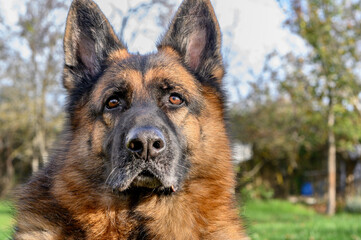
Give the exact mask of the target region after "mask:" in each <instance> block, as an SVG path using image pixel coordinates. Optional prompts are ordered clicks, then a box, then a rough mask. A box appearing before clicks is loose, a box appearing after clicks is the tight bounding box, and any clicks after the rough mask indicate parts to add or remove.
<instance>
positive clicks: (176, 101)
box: [169, 94, 183, 105]
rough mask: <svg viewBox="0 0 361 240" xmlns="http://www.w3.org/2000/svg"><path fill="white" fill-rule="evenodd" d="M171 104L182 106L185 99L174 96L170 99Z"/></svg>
mask: <svg viewBox="0 0 361 240" xmlns="http://www.w3.org/2000/svg"><path fill="white" fill-rule="evenodd" d="M169 102H170V103H171V104H173V105H181V104H182V103H183V99H182V98H181V97H180V96H178V95H177V94H172V95H170V97H169Z"/></svg>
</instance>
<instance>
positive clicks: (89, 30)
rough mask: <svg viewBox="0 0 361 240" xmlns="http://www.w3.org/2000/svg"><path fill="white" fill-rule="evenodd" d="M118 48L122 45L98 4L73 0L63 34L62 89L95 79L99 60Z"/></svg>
mask: <svg viewBox="0 0 361 240" xmlns="http://www.w3.org/2000/svg"><path fill="white" fill-rule="evenodd" d="M119 49H125V47H124V45H123V44H122V43H121V42H120V40H119V39H118V38H117V36H116V35H115V33H114V31H113V28H112V27H111V25H110V24H109V22H108V20H107V19H106V17H105V16H104V14H103V13H102V12H101V10H100V9H99V7H98V6H97V5H96V4H95V3H94V2H93V1H91V0H74V1H73V3H72V4H71V7H70V10H69V13H68V18H67V21H66V29H65V36H64V52H65V67H64V86H65V88H66V89H67V90H68V91H70V90H71V89H73V88H74V87H75V86H76V85H77V83H78V82H83V83H84V81H91V80H93V79H94V78H96V76H97V75H98V74H99V73H100V71H101V70H102V69H101V67H102V63H103V61H105V60H106V59H107V57H108V56H109V54H110V53H111V52H113V51H115V50H119ZM125 51H126V50H125Z"/></svg>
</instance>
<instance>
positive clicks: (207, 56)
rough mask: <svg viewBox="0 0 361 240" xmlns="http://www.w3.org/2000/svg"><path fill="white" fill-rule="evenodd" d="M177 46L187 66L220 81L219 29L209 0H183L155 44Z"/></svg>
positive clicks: (206, 79) (159, 47) (173, 47)
mask: <svg viewBox="0 0 361 240" xmlns="http://www.w3.org/2000/svg"><path fill="white" fill-rule="evenodd" d="M167 47H171V48H172V49H174V50H176V51H177V52H178V53H179V54H180V56H181V58H182V59H183V61H184V63H185V65H186V66H188V67H189V69H191V70H192V71H193V72H194V73H195V74H196V75H198V76H200V77H201V78H202V80H204V81H210V80H214V79H215V80H216V81H217V82H218V83H220V82H221V81H222V78H223V75H224V68H223V62H222V55H221V32H220V28H219V24H218V21H217V18H216V15H215V13H214V9H213V7H212V5H211V2H210V1H209V0H184V1H183V2H182V4H181V6H180V7H179V9H178V11H177V13H176V14H175V17H174V18H173V20H172V22H171V24H170V27H169V30H168V31H167V33H166V34H165V36H164V38H163V40H162V41H161V42H160V44H159V45H158V50H159V51H162V49H165V48H167Z"/></svg>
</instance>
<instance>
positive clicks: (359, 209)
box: [345, 196, 361, 213]
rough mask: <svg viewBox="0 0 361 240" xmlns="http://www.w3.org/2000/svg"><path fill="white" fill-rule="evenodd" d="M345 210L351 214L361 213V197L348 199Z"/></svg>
mask: <svg viewBox="0 0 361 240" xmlns="http://www.w3.org/2000/svg"><path fill="white" fill-rule="evenodd" d="M345 210H346V211H347V212H350V213H361V196H356V197H350V198H348V199H347V200H346V207H345Z"/></svg>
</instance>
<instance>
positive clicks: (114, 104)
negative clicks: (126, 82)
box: [106, 97, 120, 109]
mask: <svg viewBox="0 0 361 240" xmlns="http://www.w3.org/2000/svg"><path fill="white" fill-rule="evenodd" d="M119 104H120V100H119V98H117V97H111V98H110V99H109V100H108V101H107V104H106V106H107V108H108V109H112V108H116V107H118V106H119Z"/></svg>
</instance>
